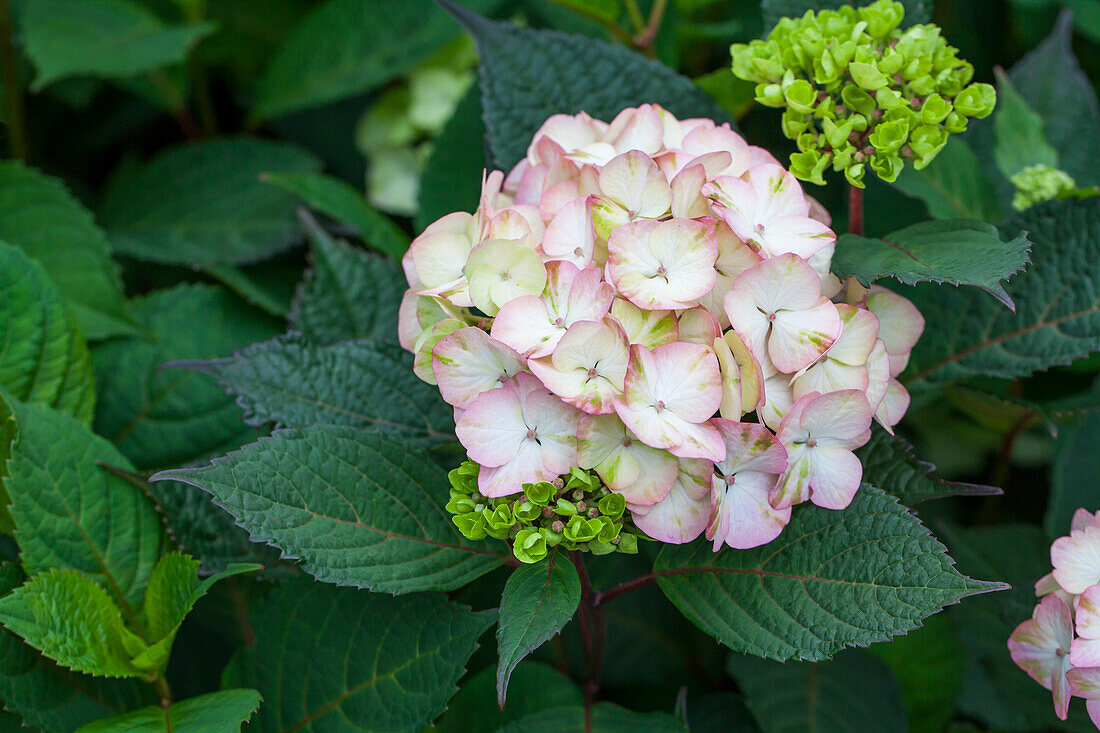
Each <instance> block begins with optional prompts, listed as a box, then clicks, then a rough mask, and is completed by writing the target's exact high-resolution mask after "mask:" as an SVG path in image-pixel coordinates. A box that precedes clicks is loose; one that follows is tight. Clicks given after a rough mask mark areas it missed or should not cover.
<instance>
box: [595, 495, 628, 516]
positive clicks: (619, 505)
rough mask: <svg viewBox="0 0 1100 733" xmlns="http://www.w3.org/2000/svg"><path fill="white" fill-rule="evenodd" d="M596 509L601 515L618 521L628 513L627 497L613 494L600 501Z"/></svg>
mask: <svg viewBox="0 0 1100 733" xmlns="http://www.w3.org/2000/svg"><path fill="white" fill-rule="evenodd" d="M596 507H597V508H598V509H599V510H600V514H602V515H604V516H605V517H610V518H611V519H613V520H615V521H618V520H619V519H620V518H621V517H622V516H623V512H625V511H626V497H624V496H623V495H622V494H615V493H611V494H608V495H607V496H605V497H603V498H602V499H600V501H599V502H598V503H597V504H596Z"/></svg>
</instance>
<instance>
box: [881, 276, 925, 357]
mask: <svg viewBox="0 0 1100 733" xmlns="http://www.w3.org/2000/svg"><path fill="white" fill-rule="evenodd" d="M867 309H868V310H870V311H871V312H872V313H874V314H875V315H876V316H877V317H878V319H879V323H880V324H881V325H880V327H879V330H880V331H881V332H882V333H881V335H880V336H879V338H881V339H882V340H883V341H885V342H886V350H887V351H888V352H890V354H908V353H909V352H910V351H911V350H912V349H913V346H914V344H916V343H917V340H918V339H919V338H920V335H921V333H923V332H924V316H922V315H921V312H920V311H919V310H917V307H916V306H915V305H913V303H912V302H911V301H910V300H909V299H908V298H905V297H904V296H901V295H898V294H897V293H895V292H893V291H891V290H887V289H886V288H884V287H882V286H881V285H872V286H871V287H870V288H868V292H867Z"/></svg>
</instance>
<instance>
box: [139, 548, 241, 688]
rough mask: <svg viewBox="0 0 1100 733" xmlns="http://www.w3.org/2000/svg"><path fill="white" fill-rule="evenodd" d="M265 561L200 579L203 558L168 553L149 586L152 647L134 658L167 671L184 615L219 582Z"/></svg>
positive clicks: (146, 603) (145, 665)
mask: <svg viewBox="0 0 1100 733" xmlns="http://www.w3.org/2000/svg"><path fill="white" fill-rule="evenodd" d="M262 569H263V566H261V565H239V564H234V565H229V566H228V567H226V569H225V570H223V571H221V572H220V573H216V574H215V575H211V576H209V577H207V578H204V579H203V580H199V561H198V560H193V559H191V558H190V557H188V556H187V555H184V554H182V553H179V552H169V553H167V554H165V555H164V557H162V558H161V559H160V561H159V562H158V563H157V566H156V567H155V568H153V574H152V576H150V578H149V586H148V587H147V588H146V589H145V601H144V603H143V610H144V611H145V625H146V629H147V630H148V637H147V638H148V639H149V642H150V643H149V648H148V649H146V650H145V651H143V652H142V653H141V654H140V655H139V656H138V657H137V658H135V659H134V664H135V665H137V666H139V667H141V668H142V669H150V670H155V671H156V672H158V673H163V671H164V668H165V666H166V665H167V664H168V655H169V654H170V653H171V651H172V642H173V641H175V639H176V632H177V631H179V627H180V624H182V623H183V619H184V617H185V616H187V614H188V613H190V611H191V609H192V607H194V605H195V603H197V602H198V600H199V599H200V598H202V597H203V596H204V595H206V592H207V591H208V590H210V588H212V587H213V585H214V584H215V583H217V582H218V581H219V580H222V579H223V578H228V577H229V576H231V575H239V574H241V573H249V572H252V571H255V570H262Z"/></svg>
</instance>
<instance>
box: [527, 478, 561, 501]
mask: <svg viewBox="0 0 1100 733" xmlns="http://www.w3.org/2000/svg"><path fill="white" fill-rule="evenodd" d="M557 490H558V489H557V487H556V486H554V484H552V483H550V482H549V481H539V482H537V483H533V484H523V495H524V496H526V497H527V500H528V501H530V502H531V503H532V504H535V505H536V506H546V505H547V504H549V503H550V500H551V499H553V498H554V494H555V493H557Z"/></svg>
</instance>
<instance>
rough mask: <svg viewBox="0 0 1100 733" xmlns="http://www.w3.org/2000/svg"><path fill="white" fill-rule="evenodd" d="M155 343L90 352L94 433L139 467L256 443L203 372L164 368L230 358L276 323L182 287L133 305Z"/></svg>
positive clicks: (234, 302) (210, 290) (221, 295)
mask: <svg viewBox="0 0 1100 733" xmlns="http://www.w3.org/2000/svg"><path fill="white" fill-rule="evenodd" d="M134 313H135V315H136V316H137V317H138V318H139V319H140V320H141V322H142V323H143V324H144V325H145V326H146V327H147V328H148V329H149V330H150V332H151V336H150V338H148V339H146V338H129V339H115V340H113V341H109V342H106V343H104V344H101V345H99V346H98V347H97V348H96V349H95V350H94V352H93V360H94V363H95V367H96V382H97V386H98V389H99V409H98V411H97V414H96V421H95V428H96V431H97V432H98V433H99V434H100V435H103V436H104V437H106V438H107V439H109V440H110V441H112V442H113V443H114V444H115V445H116V446H118V448H119V450H120V451H122V452H123V453H124V454H125V455H126V456H127V457H128V458H130V460H132V461H133V462H134V464H135V465H137V466H138V467H139V468H142V469H150V468H162V467H165V466H176V465H179V464H181V463H188V462H194V461H197V460H204V459H206V458H208V457H209V456H211V455H215V454H219V453H223V452H224V451H226V450H230V449H233V448H237V447H239V446H241V445H243V444H244V443H247V442H249V441H251V440H254V439H255V438H256V436H257V433H256V431H255V430H251V429H249V428H248V427H247V426H245V425H243V424H242V423H241V409H240V408H239V407H238V406H237V405H235V404H234V403H233V400H232V398H230V397H227V396H226V395H225V393H224V392H223V391H222V390H220V389H219V388H218V387H217V385H216V383H215V381H214V380H213V379H211V378H210V377H209V376H207V375H204V374H195V373H190V372H186V371H182V370H178V369H168V370H164V369H161V367H162V366H163V365H164V364H166V363H168V362H171V361H175V360H179V359H210V358H217V357H226V356H229V355H230V354H232V353H233V352H234V351H235V350H237V349H240V348H242V347H244V346H245V345H247V344H250V343H253V342H255V341H262V340H265V339H268V338H271V337H272V336H273V335H275V334H276V333H278V332H279V330H280V326H279V323H278V322H277V321H276V320H274V319H272V318H268V317H266V316H264V315H263V314H262V313H259V312H257V311H255V310H254V309H252V308H249V307H248V306H246V305H245V304H244V303H243V302H241V301H240V300H239V299H238V298H236V297H235V296H233V295H231V294H230V293H228V292H227V291H225V290H223V289H222V288H219V287H216V286H211V285H178V286H176V287H173V288H167V289H164V290H157V291H155V292H153V293H151V294H150V295H148V296H145V297H143V298H138V299H136V300H134Z"/></svg>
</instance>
